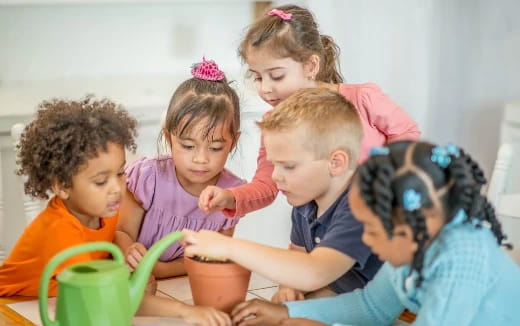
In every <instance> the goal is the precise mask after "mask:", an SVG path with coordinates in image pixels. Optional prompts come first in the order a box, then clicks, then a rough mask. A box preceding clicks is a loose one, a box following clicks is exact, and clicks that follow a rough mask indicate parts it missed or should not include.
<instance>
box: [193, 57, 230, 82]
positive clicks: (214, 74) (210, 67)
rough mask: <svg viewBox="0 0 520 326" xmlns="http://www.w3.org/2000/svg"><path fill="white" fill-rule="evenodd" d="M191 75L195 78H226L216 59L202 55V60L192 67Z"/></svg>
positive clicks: (211, 79)
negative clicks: (209, 58)
mask: <svg viewBox="0 0 520 326" xmlns="http://www.w3.org/2000/svg"><path fill="white" fill-rule="evenodd" d="M191 75H192V76H193V77H195V78H198V79H202V80H209V81H219V80H222V79H224V73H223V72H222V71H221V70H220V69H218V65H217V64H216V63H215V61H213V60H206V58H205V57H202V62H200V63H196V64H194V65H193V66H192V67H191Z"/></svg>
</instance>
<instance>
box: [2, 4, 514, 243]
mask: <svg viewBox="0 0 520 326" xmlns="http://www.w3.org/2000/svg"><path fill="white" fill-rule="evenodd" d="M8 2H9V3H12V2H14V1H13V0H10V1H9V0H0V88H2V87H10V86H12V85H15V86H16V85H18V84H20V83H22V84H24V83H28V82H29V83H34V82H35V81H39V83H40V84H39V85H42V84H47V81H49V80H79V79H89V78H94V79H100V78H101V79H103V78H107V77H109V76H110V77H114V76H115V77H117V78H121V77H124V76H126V77H127V79H129V80H133V81H134V87H135V86H136V85H137V86H138V87H141V89H146V87H147V82H146V80H148V79H146V78H142V76H148V77H149V76H159V75H167V76H175V78H174V79H175V80H176V81H178V80H182V79H184V78H187V77H188V75H187V74H188V70H187V69H188V67H189V66H190V65H191V63H193V62H196V61H199V60H200V57H201V56H202V55H206V56H207V57H208V58H211V59H215V60H216V61H217V62H218V63H219V64H220V66H221V67H222V68H223V70H225V71H226V72H227V73H228V75H229V76H230V77H231V78H232V79H236V80H237V81H238V83H237V84H236V85H237V87H238V88H239V90H240V95H241V96H242V97H243V99H244V109H245V111H247V112H250V113H249V115H247V119H248V120H247V121H245V123H244V126H245V129H244V136H243V139H242V144H241V149H240V151H239V152H238V153H237V155H236V156H235V158H234V160H232V161H231V162H230V167H231V168H232V169H234V170H235V171H237V173H239V174H242V175H243V176H244V177H245V178H247V179H250V178H251V176H252V175H253V173H254V169H255V167H256V151H257V149H258V132H257V130H256V129H254V124H253V123H252V121H253V120H254V119H257V118H258V116H259V115H261V112H263V111H265V109H267V108H266V107H265V105H264V104H262V103H261V102H260V101H259V100H258V99H257V98H256V97H255V95H254V92H252V91H251V89H250V88H247V87H244V80H243V78H242V72H243V71H244V68H243V67H242V66H241V64H240V62H239V60H238V59H237V57H236V48H237V45H238V42H239V40H240V38H241V36H242V33H243V31H244V28H245V27H246V26H247V25H248V24H249V23H250V20H251V16H252V4H251V2H250V1H231V0H228V1H225V0H222V1H202V0H197V1H181V0H174V1H164V0H163V1H152V2H146V1H130V0H128V1H124V0H122V1H109V0H106V1H102V0H101V1H94V0H83V1H77V2H78V3H79V4H70V3H71V2H72V1H71V0H69V1H52V0H47V1H44V2H45V3H50V4H47V5H34V4H31V5H7V6H6V5H2V3H4V4H5V3H8ZM30 2H37V1H30ZM95 2H100V3H99V4H98V3H95ZM114 2H117V3H114ZM287 2H289V1H276V3H287ZM294 2H297V3H299V4H304V5H308V6H309V7H310V8H311V9H312V10H313V11H314V12H315V14H316V17H317V20H318V22H319V23H320V27H321V31H322V32H323V33H325V34H329V35H331V36H333V37H334V39H335V40H336V41H337V43H338V44H339V46H340V47H341V49H342V57H341V64H342V71H343V74H344V76H345V77H346V80H347V81H348V82H351V83H360V82H369V81H370V82H375V83H377V84H379V85H380V86H381V87H382V89H383V90H384V91H385V92H386V93H388V94H389V95H390V96H391V97H392V98H393V99H394V100H395V102H397V103H399V104H400V105H401V106H402V107H403V108H405V109H406V110H407V111H408V112H410V114H411V115H412V116H413V117H414V118H415V119H416V120H417V121H418V123H419V125H420V127H421V129H422V130H423V132H424V137H425V138H426V139H429V140H432V141H435V142H441V143H445V142H448V141H453V142H456V143H458V144H460V145H461V146H463V147H464V148H466V149H467V150H468V151H469V152H470V153H472V154H473V155H474V157H475V158H476V159H477V160H478V161H479V162H481V164H482V166H483V167H484V169H485V170H486V171H487V172H489V171H490V169H491V166H492V164H493V162H494V158H495V154H496V149H497V146H498V141H499V139H498V137H499V136H498V135H499V131H498V128H499V123H500V120H501V115H502V110H503V107H504V103H505V102H507V101H510V100H515V99H516V100H518V99H520V60H519V58H520V19H518V13H520V1H518V0H495V1H491V0H421V1H416V0H344V1H339V0H308V1H294ZM63 3H65V4H63ZM67 3H68V4H67ZM117 78H116V79H117ZM172 80H173V79H172ZM141 84H142V85H141ZM173 88H174V85H173V86H172V89H173ZM129 91H130V90H129ZM149 92H150V93H153V89H151V90H149ZM167 93H168V92H167V91H166V93H163V92H158V94H161V98H160V99H156V102H154V103H163V102H166V103H167V101H168V100H169V99H168V98H166V99H165V97H168V96H169V95H168V94H167ZM164 94H167V95H164ZM52 95H58V94H49V96H52ZM22 96H23V95H22ZM114 100H120V99H118V98H114ZM121 101H122V100H121ZM123 102H124V101H123ZM124 104H127V105H129V106H132V104H133V103H124ZM9 109H12V108H6V107H1V106H0V112H2V110H9ZM141 109H143V108H142V107H141ZM144 110H146V108H144ZM156 127H157V126H156V125H152V126H147V127H145V128H144V129H143V131H144V133H145V134H147V135H149V136H150V135H152V134H153V135H155V134H156V133H155V129H156ZM145 143H146V144H147V143H150V147H148V148H142V149H141V151H142V152H146V153H149V152H151V151H153V150H155V143H154V142H153V141H152V142H148V141H145V142H143V144H145ZM143 146H144V145H143ZM4 194H5V192H4ZM288 212H289V207H288V206H287V205H286V204H285V201H284V199H283V198H281V197H280V198H278V199H277V202H276V204H275V205H273V206H270V207H268V208H267V209H265V210H262V211H259V212H256V213H254V214H252V215H251V216H250V217H247V218H246V219H244V220H243V221H241V223H240V224H239V227H238V231H237V234H238V235H239V236H243V237H247V238H251V239H254V240H257V241H260V242H264V243H271V244H274V245H277V246H285V245H286V244H287V239H288V230H289V217H288Z"/></svg>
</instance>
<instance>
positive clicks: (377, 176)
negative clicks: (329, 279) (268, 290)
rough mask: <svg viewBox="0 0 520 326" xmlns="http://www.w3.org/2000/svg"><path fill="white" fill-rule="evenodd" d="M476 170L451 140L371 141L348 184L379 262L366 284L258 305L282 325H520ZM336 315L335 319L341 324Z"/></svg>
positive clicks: (511, 278)
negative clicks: (407, 320) (330, 294)
mask: <svg viewBox="0 0 520 326" xmlns="http://www.w3.org/2000/svg"><path fill="white" fill-rule="evenodd" d="M484 184H485V178H484V176H483V173H482V170H481V169H480V168H479V167H478V165H477V163H475V161H473V159H472V158H471V157H470V156H469V155H467V154H466V153H465V152H464V151H463V150H461V149H459V148H457V147H456V146H454V145H447V146H435V145H433V144H430V143H426V142H410V141H402V142H396V143H392V144H390V145H388V147H379V148H374V149H373V151H372V156H371V157H370V158H369V159H368V160H367V161H366V162H365V163H364V164H363V165H361V166H360V167H359V169H358V173H357V175H356V177H355V180H354V182H353V185H352V188H351V191H350V193H349V203H350V207H351V209H352V212H353V213H354V216H355V217H356V218H357V219H358V220H359V221H360V222H361V223H363V226H364V231H363V241H364V242H365V244H367V245H368V246H369V247H370V248H371V249H372V251H373V252H374V253H375V254H377V255H378V256H379V258H380V259H381V260H385V261H386V262H387V263H385V265H383V267H382V268H381V269H380V271H379V272H378V274H377V275H376V276H375V277H374V279H373V280H372V281H371V282H369V283H368V284H367V286H366V287H365V288H364V289H361V290H356V291H354V292H351V293H346V294H342V295H340V296H337V297H334V298H323V299H317V300H307V301H295V302H287V303H285V306H275V305H273V304H267V303H265V304H262V305H259V307H256V312H255V314H256V315H259V314H271V315H277V316H285V317H288V316H290V317H301V318H310V319H313V320H319V321H320V322H317V321H310V320H305V319H300V318H293V319H287V320H285V321H284V322H283V323H282V324H283V325H323V324H322V323H327V324H334V325H341V324H349V325H389V324H391V323H392V322H393V321H394V320H395V319H396V317H397V316H399V314H400V313H401V312H402V311H403V309H405V308H407V309H408V310H410V311H412V312H414V313H416V314H417V318H416V319H415V321H414V323H413V324H414V325H490V324H497V325H520V314H518V312H516V311H515V305H517V302H519V300H520V268H519V267H518V265H516V264H515V263H514V262H513V261H512V260H511V259H510V258H509V257H508V256H507V254H506V253H505V252H504V251H503V250H502V249H501V246H506V247H510V246H509V245H508V244H505V243H504V241H505V239H506V237H505V235H504V233H503V232H502V230H501V226H500V223H499V221H498V220H497V218H496V216H495V213H494V210H493V207H492V206H491V205H490V204H489V202H488V201H487V199H486V198H485V197H484V196H482V195H481V192H480V191H481V188H482V186H483V185H484ZM340 323H341V324H340Z"/></svg>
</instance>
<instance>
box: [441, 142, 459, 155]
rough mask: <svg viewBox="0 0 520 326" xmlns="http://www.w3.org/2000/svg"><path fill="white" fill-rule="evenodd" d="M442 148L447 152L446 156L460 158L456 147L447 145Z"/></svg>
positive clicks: (450, 144)
mask: <svg viewBox="0 0 520 326" xmlns="http://www.w3.org/2000/svg"><path fill="white" fill-rule="evenodd" d="M444 148H445V149H446V152H448V154H450V155H453V156H455V157H459V156H460V150H459V148H458V147H457V145H455V144H453V143H449V144H448V145H446V146H444Z"/></svg>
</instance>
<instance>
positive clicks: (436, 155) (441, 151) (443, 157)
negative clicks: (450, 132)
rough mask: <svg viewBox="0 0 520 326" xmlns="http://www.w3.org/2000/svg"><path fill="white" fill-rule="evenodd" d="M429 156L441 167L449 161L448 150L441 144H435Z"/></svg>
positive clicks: (448, 163) (445, 165)
mask: <svg viewBox="0 0 520 326" xmlns="http://www.w3.org/2000/svg"><path fill="white" fill-rule="evenodd" d="M430 158H431V160H432V162H434V163H436V164H437V165H438V166H440V167H441V168H445V167H447V166H448V165H450V163H451V157H450V154H449V152H448V151H447V150H446V148H445V147H442V146H435V147H434V148H433V149H432V156H431V157H430Z"/></svg>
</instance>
